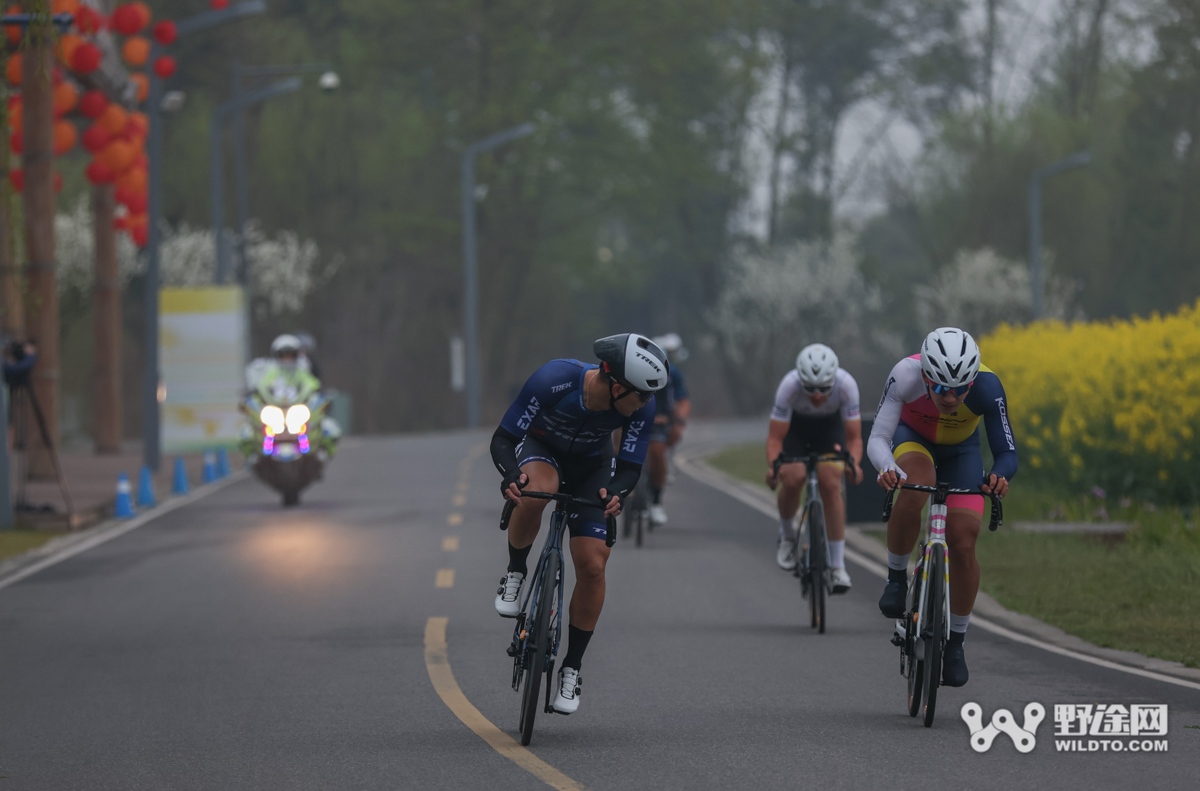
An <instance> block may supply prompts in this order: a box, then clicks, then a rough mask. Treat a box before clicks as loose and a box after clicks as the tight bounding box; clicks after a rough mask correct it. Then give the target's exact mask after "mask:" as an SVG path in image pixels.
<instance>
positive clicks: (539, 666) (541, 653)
mask: <svg viewBox="0 0 1200 791" xmlns="http://www.w3.org/2000/svg"><path fill="white" fill-rule="evenodd" d="M558 571H559V569H558V555H555V554H553V553H551V554H550V556H549V557H548V558H546V568H545V569H543V571H542V578H541V580H540V582H541V590H540V591H539V592H538V602H537V611H536V612H535V613H534V615H533V618H532V619H531V623H530V632H529V639H528V640H527V642H526V649H525V689H524V691H523V692H522V693H521V723H520V724H521V744H523V745H526V746H528V745H529V742H530V741H531V740H532V739H533V721H534V719H535V718H536V717H537V710H538V702H539V701H538V698H539V697H540V693H541V691H542V675H543V674H544V673H545V671H546V660H547V658H548V654H549V653H550V611H551V610H552V609H554V604H555V602H557V601H558V590H557V588H558V585H559V581H558Z"/></svg>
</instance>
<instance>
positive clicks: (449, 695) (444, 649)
mask: <svg viewBox="0 0 1200 791" xmlns="http://www.w3.org/2000/svg"><path fill="white" fill-rule="evenodd" d="M448 621H449V619H448V618H430V619H429V620H428V621H426V622H425V669H426V670H428V671H429V681H430V682H431V683H432V684H433V688H434V689H435V690H436V691H437V693H438V696H439V697H440V698H441V699H442V702H443V703H445V704H446V706H447V707H448V708H449V709H450V711H452V712H454V716H456V717H458V718H459V719H460V720H462V723H463V724H464V725H466V726H467V727H468V728H470V729H471V730H473V731H474V732H475V735H476V736H478V737H479V738H481V739H483V740H484V741H485V742H487V743H488V744H489V745H491V747H492V749H493V750H495V751H496V752H498V753H500V754H501V755H503V756H504V757H505V758H507V759H508V760H510V761H512V762H513V763H515V764H516V765H517V766H519V767H521V768H522V769H524V770H525V771H526V772H529V773H530V774H531V775H533V776H534V777H536V778H537V779H538V780H541V781H542V782H543V783H545V784H546V785H548V786H550V787H551V788H556V789H558V791H587V787H586V786H584V785H583V784H582V783H579V782H576V781H575V780H572V779H571V778H569V777H567V776H566V775H565V774H563V773H562V772H560V771H558V770H557V769H555V768H554V767H553V766H551V765H550V764H548V763H546V762H545V761H543V760H542V759H541V758H538V757H537V756H536V755H534V754H533V753H531V752H529V750H527V749H525V748H524V747H522V746H521V745H519V744H517V741H516V739H514V738H512V737H511V736H509V735H508V734H507V733H505V732H504V731H502V730H500V729H499V728H497V727H496V726H495V725H493V724H492V722H491V720H489V719H488V718H487V717H485V716H483V714H481V713H480V711H479V709H477V708H475V706H474V705H473V704H472V703H471V701H469V700H467V696H466V695H464V694H463V691H462V689H461V688H460V687H459V686H458V682H457V681H455V680H454V671H453V670H451V669H450V655H449V646H447V645H446V624H447V622H448Z"/></svg>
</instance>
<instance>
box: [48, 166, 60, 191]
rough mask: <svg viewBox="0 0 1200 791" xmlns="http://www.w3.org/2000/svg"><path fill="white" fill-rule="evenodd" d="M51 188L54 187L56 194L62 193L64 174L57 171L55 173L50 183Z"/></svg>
mask: <svg viewBox="0 0 1200 791" xmlns="http://www.w3.org/2000/svg"><path fill="white" fill-rule="evenodd" d="M50 186H52V187H53V188H54V191H55V192H62V187H63V177H62V174H61V173H59V172H58V171H57V170H56V171H54V177H53V179H51V181H50Z"/></svg>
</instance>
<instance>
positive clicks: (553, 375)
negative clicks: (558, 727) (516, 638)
mask: <svg viewBox="0 0 1200 791" xmlns="http://www.w3.org/2000/svg"><path fill="white" fill-rule="evenodd" d="M592 350H593V352H594V353H595V355H596V357H598V358H599V359H600V365H598V366H597V365H589V364H587V363H582V362H580V361H578V360H552V361H550V362H548V363H546V364H545V365H543V366H542V367H541V368H539V369H538V370H537V371H535V372H534V374H533V376H531V377H529V380H528V381H527V382H525V386H524V387H523V388H522V389H521V394H520V395H519V396H517V400H516V401H514V402H513V404H512V406H510V407H509V408H508V411H507V412H506V413H505V414H504V419H503V420H501V421H500V427H499V428H497V429H496V433H495V434H493V435H492V445H491V451H492V461H493V462H494V463H495V464H496V469H497V470H499V471H500V474H501V475H503V476H504V480H503V482H501V484H500V491H501V492H502V493H503V494H504V497H505V498H506V499H515V500H516V501H517V507H516V509H515V510H514V511H513V514H512V518H511V519H510V520H509V523H508V558H509V559H508V571H507V572H506V573H505V575H504V577H503V578H501V580H500V588H499V590H498V591H496V612H498V613H500V615H501V616H503V617H505V618H515V617H516V616H517V615H518V614H519V613H520V609H521V601H520V599H521V587H522V585H523V584H524V582H525V576H526V574H528V573H529V569H528V566H527V560H528V558H529V551H530V549H531V548H532V546H533V542H534V539H536V538H537V534H538V530H539V529H540V528H541V524H542V511H543V510H544V509H545V507H546V505H547V503H548V501H547V500H537V499H534V498H532V497H531V498H528V499H520V495H521V489H524V488H526V487H529V489H530V491H535V492H558V491H560V490H561V491H562V492H564V493H566V494H571V495H573V496H575V497H580V498H583V499H595V501H596V507H594V508H578V509H575V508H573V509H572V513H571V514H570V515H569V517H568V519H567V527H568V529H569V530H570V533H571V543H570V547H571V560H572V562H573V563H574V564H575V590H574V592H573V593H572V594H571V606H570V622H569V625H568V627H567V654H566V656H565V657H564V658H563V661H562V667H561V668H560V669H559V672H558V692H557V694H556V695H555V696H554V703H553V706H554V710H555V711H557V712H559V713H560V714H571V713H572V712H574V711H576V710H577V709H578V708H579V693H580V678H579V666H580V663H581V662H582V660H583V652H584V651H585V650H586V649H587V645H588V641H589V640H591V638H592V632H593V630H595V628H596V621H597V620H598V619H599V618H600V610H601V609H602V608H603V607H604V567H605V565H606V564H607V562H608V555H609V548H608V546H607V544H606V543H605V538H606V536H607V532H608V531H607V527H606V524H605V517H606V516H616V515H617V514H619V513H620V512H621V502H622V500H623V499H624V498H625V496H626V495H627V494H628V493H629V492H630V490H632V489H633V487H634V486H635V485H636V484H637V481H638V477H639V476H640V475H641V471H642V463H643V462H644V461H645V460H646V447H647V445H648V444H649V439H650V426H651V424H652V423H653V422H654V392H655V391H658V390H661V389H662V388H663V387H665V386H666V384H667V381H668V379H669V377H670V366H669V365H668V363H667V355H666V352H664V351H663V350H662V349H661V348H659V347H658V346H657V345H655V344H654V343H653V342H652V341H651V340H650V339H649V338H646V337H644V336H642V335H636V334H634V333H624V334H622V335H612V336H610V337H607V338H601V339H600V340H598V341H596V342H595V344H593V346H592ZM618 429H619V430H621V432H622V433H621V443H620V450H619V451H618V452H617V454H616V456H615V457H614V455H613V446H612V433H613V432H614V431H617V430H618Z"/></svg>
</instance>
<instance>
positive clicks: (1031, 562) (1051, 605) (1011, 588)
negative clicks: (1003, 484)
mask: <svg viewBox="0 0 1200 791" xmlns="http://www.w3.org/2000/svg"><path fill="white" fill-rule="evenodd" d="M708 462H709V464H711V465H712V466H713V467H715V468H717V469H719V470H721V471H722V472H725V473H727V474H729V475H732V476H734V477H737V478H740V479H742V480H746V481H750V482H751V483H757V484H763V479H762V476H763V473H764V472H765V466H766V462H765V460H764V459H763V452H762V446H761V444H755V445H742V446H735V447H731V448H726V449H725V450H722V451H721V452H719V453H717V454H715V455H713V456H710V457H708ZM763 485H764V488H765V484H763ZM1018 497H1019V494H1018V488H1017V484H1014V486H1013V495H1010V497H1009V498H1008V499H1006V501H1005V517H1006V519H1008V520H1010V521H1011V520H1013V519H1022V518H1035V519H1036V518H1044V512H1040V508H1041V507H1042V505H1043V504H1044V503H1046V502H1052V501H1054V500H1055V499H1056V498H1054V497H1053V495H1052V493H1051V494H1047V493H1045V492H1035V493H1034V496H1033V497H1031V498H1030V499H1029V501H1028V507H1027V508H1022V507H1019V506H1018V507H1010V501H1012V504H1013V505H1017V504H1018V502H1019V501H1018V500H1017V498H1018ZM1057 499H1060V500H1061V499H1065V498H1057ZM1024 510H1028V511H1033V512H1035V513H1037V515H1036V516H1023V514H1022V512H1023V511H1024ZM1111 516H1112V518H1115V519H1121V520H1123V521H1129V522H1132V523H1133V524H1134V525H1135V527H1134V529H1133V530H1131V531H1130V532H1129V533H1127V534H1126V535H1125V536H1124V537H1120V536H1088V535H1072V534H1051V533H1018V532H1014V531H1011V530H1006V529H1004V528H1001V529H1000V530H999V531H997V532H995V533H988V532H987V531H986V530H984V531H983V534H982V535H981V537H980V540H979V543H978V544H977V545H976V554H977V556H978V558H979V564H980V566H981V567H982V569H983V580H982V583H981V584H982V587H983V590H985V591H987V593H989V594H990V595H992V596H994V597H995V598H996V600H997V601H999V602H1000V603H1001V604H1003V605H1004V606H1005V607H1008V608H1009V609H1011V610H1016V611H1017V612H1022V613H1027V614H1029V615H1032V616H1033V617H1035V618H1038V619H1040V620H1042V621H1045V622H1046V623H1049V624H1053V625H1054V626H1057V627H1058V628H1060V629H1062V630H1064V631H1066V632H1069V633H1071V634H1074V635H1077V636H1078V637H1081V638H1083V639H1084V640H1087V641H1088V642H1090V643H1094V644H1096V645H1100V646H1104V647H1106V648H1117V649H1122V650H1127V651H1136V652H1138V653H1140V654H1146V655H1149V656H1157V657H1160V658H1162V659H1169V660H1174V661H1178V662H1183V663H1184V664H1186V665H1188V666H1190V667H1200V629H1197V628H1196V612H1198V611H1200V531H1198V530H1197V529H1196V527H1195V525H1196V524H1197V523H1198V522H1200V519H1198V518H1197V515H1196V514H1188V513H1184V512H1180V511H1175V510H1168V509H1163V510H1156V509H1153V508H1151V507H1148V506H1142V507H1139V506H1135V505H1132V504H1124V503H1121V504H1117V505H1116V506H1115V507H1114V508H1113V513H1112V514H1111ZM869 534H870V535H873V536H874V537H875V538H877V539H879V540H881V541H882V540H883V537H884V535H885V533H884V532H883V531H870V533H869Z"/></svg>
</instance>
